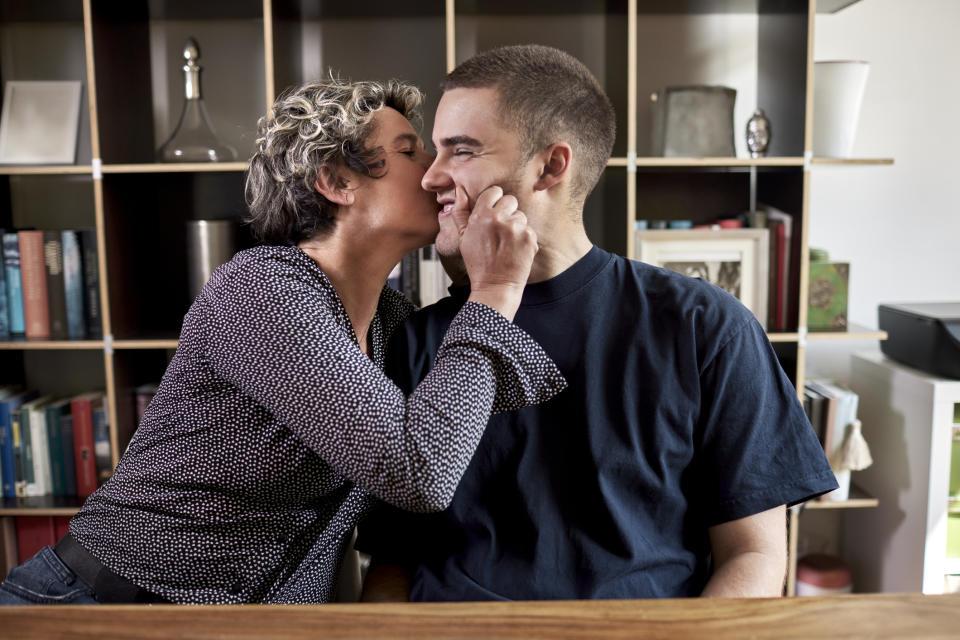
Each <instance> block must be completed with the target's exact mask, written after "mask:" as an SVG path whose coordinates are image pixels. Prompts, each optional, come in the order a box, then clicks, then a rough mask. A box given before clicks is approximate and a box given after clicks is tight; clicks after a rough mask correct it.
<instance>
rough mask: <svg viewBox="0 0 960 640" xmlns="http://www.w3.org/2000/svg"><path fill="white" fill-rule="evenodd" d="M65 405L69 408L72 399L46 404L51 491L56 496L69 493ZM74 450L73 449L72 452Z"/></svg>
mask: <svg viewBox="0 0 960 640" xmlns="http://www.w3.org/2000/svg"><path fill="white" fill-rule="evenodd" d="M64 407H67V410H69V407H70V399H69V398H68V399H66V400H58V401H57V402H53V403H51V404H48V405H47V406H46V413H47V425H46V426H47V454H48V455H49V457H50V479H51V481H52V483H51V486H50V487H49V489H50V493H52V494H53V495H55V496H63V495H66V494H67V478H66V465H65V464H64V455H65V452H64V450H63V432H62V430H61V419H62V417H63V413H64ZM72 453H73V452H72V451H71V454H72Z"/></svg>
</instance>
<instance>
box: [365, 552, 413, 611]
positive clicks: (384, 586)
mask: <svg viewBox="0 0 960 640" xmlns="http://www.w3.org/2000/svg"><path fill="white" fill-rule="evenodd" d="M409 600H410V576H409V575H407V571H406V569H404V568H403V567H400V566H398V565H395V564H378V563H377V562H376V561H374V562H373V563H372V564H371V565H370V568H369V569H367V577H366V579H365V580H364V581H363V593H362V594H361V595H360V602H407V601H409Z"/></svg>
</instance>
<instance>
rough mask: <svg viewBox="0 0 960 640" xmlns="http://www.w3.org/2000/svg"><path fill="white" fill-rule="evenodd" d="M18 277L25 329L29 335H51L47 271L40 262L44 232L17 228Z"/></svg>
mask: <svg viewBox="0 0 960 640" xmlns="http://www.w3.org/2000/svg"><path fill="white" fill-rule="evenodd" d="M19 235H20V277H21V281H22V285H23V318H24V324H25V326H24V332H25V333H26V336H27V337H28V338H37V339H48V338H49V337H50V314H49V308H48V302H47V272H46V267H45V266H44V264H43V232H42V231H20V232H19Z"/></svg>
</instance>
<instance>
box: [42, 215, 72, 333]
mask: <svg viewBox="0 0 960 640" xmlns="http://www.w3.org/2000/svg"><path fill="white" fill-rule="evenodd" d="M43 265H44V267H45V269H46V277H47V310H48V312H49V314H50V338H51V339H52V340H66V339H67V336H68V333H67V294H66V288H65V286H64V280H63V243H62V241H61V239H60V232H59V231H44V232H43Z"/></svg>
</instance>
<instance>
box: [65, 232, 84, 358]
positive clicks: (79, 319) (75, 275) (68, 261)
mask: <svg viewBox="0 0 960 640" xmlns="http://www.w3.org/2000/svg"><path fill="white" fill-rule="evenodd" d="M60 241H61V245H62V246H63V288H64V298H65V302H66V313H67V337H68V338H70V339H71V340H82V339H84V338H86V337H87V318H86V314H85V312H84V309H83V297H84V288H85V284H84V280H83V251H82V249H81V247H80V232H79V231H69V230H68V231H63V232H61V234H60Z"/></svg>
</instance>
